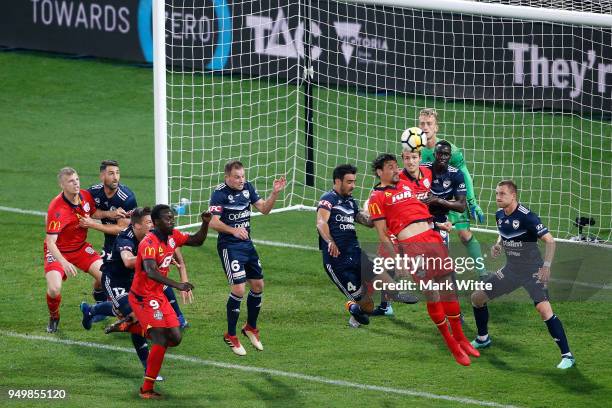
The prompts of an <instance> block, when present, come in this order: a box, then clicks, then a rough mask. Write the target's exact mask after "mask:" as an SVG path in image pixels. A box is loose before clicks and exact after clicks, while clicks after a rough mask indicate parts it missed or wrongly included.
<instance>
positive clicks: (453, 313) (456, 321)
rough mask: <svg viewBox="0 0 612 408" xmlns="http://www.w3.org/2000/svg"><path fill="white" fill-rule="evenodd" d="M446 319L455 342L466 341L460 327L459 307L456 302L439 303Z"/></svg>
mask: <svg viewBox="0 0 612 408" xmlns="http://www.w3.org/2000/svg"><path fill="white" fill-rule="evenodd" d="M440 303H441V304H442V308H443V309H444V313H445V314H446V318H447V319H448V322H449V323H450V327H451V329H452V331H453V337H454V338H455V340H457V341H468V339H466V338H465V334H463V326H462V325H461V306H460V305H459V302H458V301H456V300H455V301H452V302H440Z"/></svg>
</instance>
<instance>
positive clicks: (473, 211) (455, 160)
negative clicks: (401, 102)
mask: <svg viewBox="0 0 612 408" xmlns="http://www.w3.org/2000/svg"><path fill="white" fill-rule="evenodd" d="M439 123H440V122H439V120H438V113H437V112H436V110H435V109H429V108H427V109H422V110H421V111H420V112H419V127H420V128H421V130H423V132H425V133H426V134H427V145H426V146H424V147H423V149H422V151H421V154H422V158H421V160H422V161H423V163H425V162H433V161H434V160H435V151H434V148H435V146H436V143H437V134H438V131H439ZM449 144H450V145H451V157H450V160H449V164H450V165H451V166H452V167H454V168H456V169H459V170H460V171H461V172H462V173H463V179H464V182H465V189H466V202H467V208H466V210H465V211H463V212H456V211H453V210H451V211H450V212H449V213H448V219H449V221H450V222H451V223H452V224H453V227H454V229H455V230H456V231H457V235H459V239H460V240H461V242H462V243H463V245H465V247H466V249H467V251H468V254H469V255H470V257H471V258H472V259H474V260H476V259H479V258H480V259H483V257H482V251H481V249H480V243H479V242H478V240H477V239H476V236H475V235H474V234H472V231H471V230H470V216H471V217H472V218H473V219H474V220H477V221H478V222H480V223H483V222H484V221H485V215H484V213H483V212H482V209H481V208H480V206H479V205H478V203H477V202H476V196H475V194H474V184H473V183H472V176H471V175H470V172H469V171H468V169H467V166H466V164H465V161H464V159H463V153H462V152H461V150H460V149H459V148H458V147H457V146H455V145H454V144H452V143H449ZM476 271H477V273H478V275H479V276H480V277H481V278H483V277H485V276H486V274H487V272H486V270H485V268H484V267H481V268H478V269H477V270H476Z"/></svg>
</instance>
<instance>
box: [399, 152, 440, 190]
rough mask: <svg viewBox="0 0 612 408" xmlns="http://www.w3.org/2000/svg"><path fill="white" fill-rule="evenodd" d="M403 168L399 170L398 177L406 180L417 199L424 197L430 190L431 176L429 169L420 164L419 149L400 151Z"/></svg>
mask: <svg viewBox="0 0 612 408" xmlns="http://www.w3.org/2000/svg"><path fill="white" fill-rule="evenodd" d="M402 161H403V162H404V168H403V169H402V170H401V171H400V174H399V178H400V180H403V181H404V182H406V183H407V184H408V185H409V186H410V189H411V190H412V191H413V192H414V193H415V194H416V197H417V198H418V199H419V200H423V199H425V198H426V197H427V196H428V194H429V191H430V190H431V183H432V179H433V176H432V174H431V170H430V169H429V168H427V167H426V166H421V165H420V164H421V151H420V150H417V151H410V150H406V149H404V150H403V151H402Z"/></svg>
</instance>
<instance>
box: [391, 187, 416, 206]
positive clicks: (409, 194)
mask: <svg viewBox="0 0 612 408" xmlns="http://www.w3.org/2000/svg"><path fill="white" fill-rule="evenodd" d="M411 197H412V191H410V189H408V190H406V191H402V192H401V193H399V194H395V195H394V196H393V198H392V199H391V203H392V204H395V203H397V202H398V201H402V200H404V199H406V198H411Z"/></svg>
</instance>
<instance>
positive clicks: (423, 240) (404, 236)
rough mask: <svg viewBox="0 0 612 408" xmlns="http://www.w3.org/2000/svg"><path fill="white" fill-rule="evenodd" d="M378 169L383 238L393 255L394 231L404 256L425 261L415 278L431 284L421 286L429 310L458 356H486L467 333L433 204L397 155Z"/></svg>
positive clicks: (377, 211)
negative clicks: (403, 172) (408, 178)
mask: <svg viewBox="0 0 612 408" xmlns="http://www.w3.org/2000/svg"><path fill="white" fill-rule="evenodd" d="M372 169H373V170H374V172H375V174H376V176H377V177H378V178H379V180H380V183H379V184H378V185H377V186H376V187H375V188H374V191H373V192H372V194H371V195H370V199H369V204H368V206H369V213H370V219H371V220H372V221H373V222H374V228H376V231H377V232H378V237H379V239H380V241H381V242H382V243H384V244H386V245H387V247H388V248H389V252H390V253H392V254H395V253H396V250H395V246H394V245H393V243H392V242H391V240H390V238H389V236H390V235H391V234H392V235H394V236H395V237H397V240H398V243H399V245H398V251H399V253H400V254H402V255H404V256H406V257H408V258H411V259H419V258H420V259H422V261H420V262H421V266H420V267H419V268H418V269H413V270H411V271H409V272H410V273H411V275H412V278H413V280H415V282H417V283H419V282H424V283H425V284H427V285H422V284H421V285H420V287H421V289H422V291H423V293H424V294H425V295H426V297H427V311H428V313H429V316H430V317H431V320H432V321H433V322H434V324H435V325H436V326H437V327H438V330H439V331H440V334H441V335H442V337H443V338H444V341H445V342H446V345H447V347H448V348H449V350H450V351H451V353H452V354H453V356H454V358H455V360H456V361H457V362H458V363H459V364H461V365H470V358H469V357H468V354H469V355H472V356H475V357H478V356H479V355H480V354H479V353H478V351H477V350H476V349H474V347H472V346H471V344H470V342H469V341H468V340H467V339H466V337H465V335H464V334H463V329H462V327H461V308H460V305H459V301H458V299H457V294H456V291H455V290H454V287H453V285H452V272H453V270H452V268H450V267H449V266H447V263H446V262H444V261H445V260H446V259H448V250H447V248H446V246H445V245H444V242H443V241H442V238H441V237H440V234H438V233H437V232H435V231H434V230H433V224H432V220H433V217H432V216H431V214H430V213H429V210H428V208H427V205H425V204H424V203H422V202H421V201H420V200H419V199H418V198H417V196H416V192H414V191H413V190H412V189H411V187H410V185H409V184H407V183H406V182H404V181H403V180H400V178H399V173H400V171H399V169H398V166H397V159H396V158H395V156H394V155H392V154H381V155H379V156H378V157H377V158H376V159H375V160H374V162H373V163H372ZM432 282H435V283H436V287H437V289H436V288H434V286H433V285H431V283H432ZM429 287H431V288H432V289H427V288H429ZM449 323H450V326H451V329H452V334H451V331H450V330H449V327H448V326H449Z"/></svg>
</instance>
